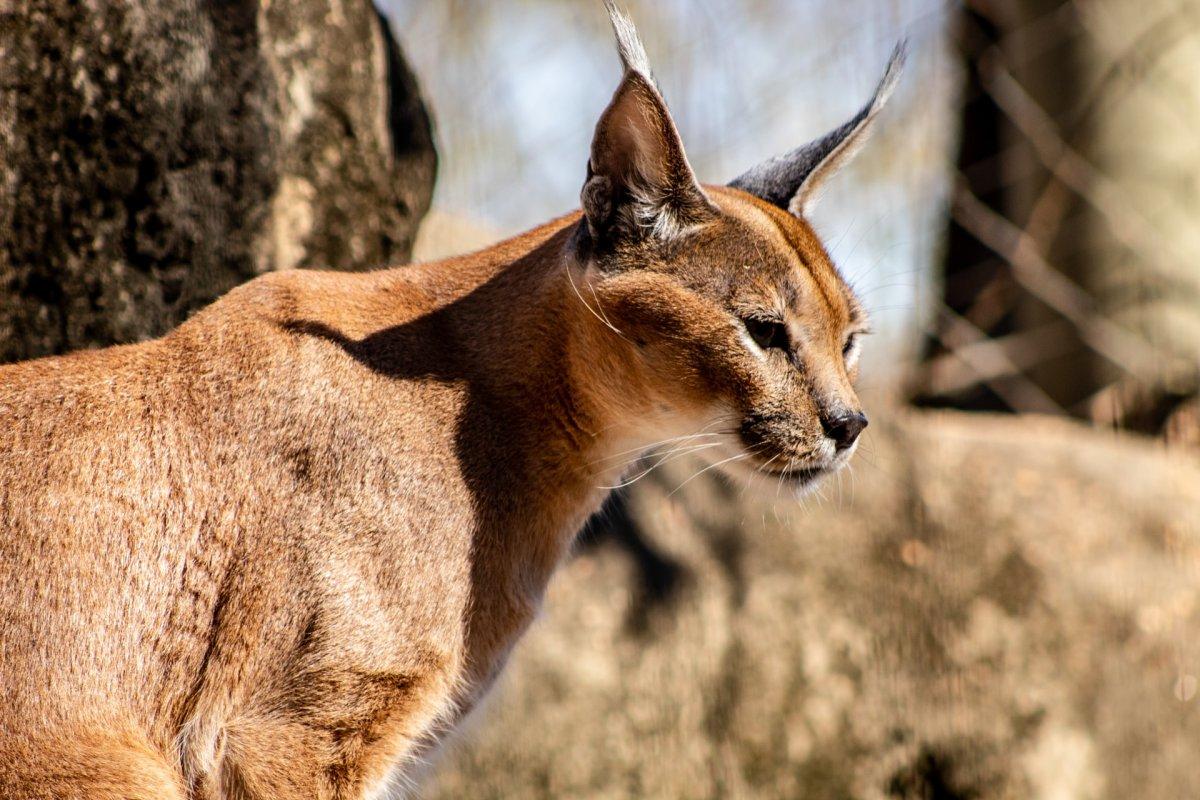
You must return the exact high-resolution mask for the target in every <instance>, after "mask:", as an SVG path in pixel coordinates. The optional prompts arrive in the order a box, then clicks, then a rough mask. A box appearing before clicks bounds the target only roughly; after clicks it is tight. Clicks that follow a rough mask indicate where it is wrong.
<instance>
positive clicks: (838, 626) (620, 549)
mask: <svg viewBox="0 0 1200 800" xmlns="http://www.w3.org/2000/svg"><path fill="white" fill-rule="evenodd" d="M624 5H625V7H627V9H628V10H629V12H630V14H631V16H632V17H633V19H634V20H635V21H636V23H637V24H638V26H639V29H640V31H641V33H642V36H643V38H644V40H645V42H646V47H647V50H648V52H649V56H650V60H651V63H652V64H653V66H654V68H655V72H656V76H657V78H658V81H659V83H660V85H661V88H662V90H663V93H664V94H665V96H666V98H667V101H668V103H669V104H670V105H671V108H672V111H673V113H674V115H675V119H676V122H677V124H678V127H679V129H680V132H681V134H682V136H683V139H684V142H685V145H686V147H687V149H688V154H689V157H690V159H691V161H692V163H693V166H694V167H695V169H696V172H697V173H698V175H699V176H700V178H701V179H702V180H703V181H707V182H714V183H719V182H724V181H726V180H728V179H729V178H731V177H732V176H734V175H736V174H738V173H740V172H741V171H742V170H744V169H745V168H747V167H748V166H750V165H752V164H754V163H756V162H757V161H759V160H761V159H763V158H765V157H767V156H770V155H773V154H776V153H779V152H782V151H784V150H787V149H790V148H792V147H794V146H796V145H798V144H801V143H802V142H804V141H807V140H809V139H812V138H815V137H816V136H819V135H820V134H822V133H824V132H825V131H826V130H828V129H829V128H831V127H833V126H835V125H837V124H839V123H840V122H842V121H843V120H845V119H846V118H848V117H849V116H850V115H851V114H853V113H854V111H855V110H857V108H858V107H859V106H860V105H861V104H862V103H863V102H864V101H865V100H866V99H867V97H868V96H869V94H870V92H871V90H872V88H873V87H874V84H875V81H876V80H877V79H878V76H879V74H880V72H881V70H882V67H883V64H884V62H885V61H886V58H887V55H888V53H889V52H890V50H891V48H892V46H893V45H894V43H895V41H896V40H897V39H899V38H902V37H907V38H908V39H909V40H910V50H911V58H910V62H909V69H908V71H907V73H906V74H905V76H904V78H903V80H902V83H901V86H900V88H899V90H898V91H897V93H896V95H895V96H894V97H893V99H892V101H891V104H890V105H889V107H888V108H887V110H886V111H885V113H884V115H883V118H882V120H881V124H880V125H879V127H878V129H877V131H876V133H875V137H874V139H873V140H872V142H871V143H870V144H868V146H867V148H866V149H865V151H864V152H863V153H862V155H861V156H860V157H859V158H858V159H857V161H856V162H854V164H853V165H852V166H851V167H850V168H848V169H847V170H846V171H845V172H844V173H842V174H841V175H840V176H839V177H838V178H837V179H835V182H834V185H833V186H832V188H831V190H830V191H829V192H828V194H827V195H826V196H825V198H824V199H823V201H822V203H821V205H820V206H819V208H818V210H817V214H816V217H815V219H814V224H815V225H816V227H817V229H818V231H819V233H821V235H822V236H823V238H824V240H825V241H826V243H827V245H828V247H829V250H830V252H831V254H832V256H833V258H834V261H835V262H836V263H837V264H838V266H839V268H840V269H841V270H842V271H843V273H844V274H845V275H846V276H847V277H848V278H849V279H850V280H851V282H852V283H853V285H854V286H855V287H856V288H857V290H858V292H859V293H860V295H861V296H862V298H863V299H864V301H865V304H866V305H867V307H868V308H869V309H870V311H871V313H872V315H873V318H874V327H875V330H876V335H874V336H873V337H871V339H870V340H869V341H868V344H867V347H866V349H865V353H864V369H863V378H862V383H863V386H864V395H865V400H866V403H867V406H868V411H869V413H870V415H871V419H872V424H871V427H870V428H869V429H868V431H867V433H866V434H865V439H864V444H863V447H861V448H860V450H859V454H858V455H857V456H856V461H855V464H854V466H853V468H852V469H851V470H847V471H846V473H845V474H843V475H841V476H839V477H837V478H834V479H831V480H830V481H829V482H828V485H827V486H825V487H824V488H823V490H822V491H821V492H820V493H819V495H815V496H812V497H809V498H807V499H805V500H804V501H797V500H794V499H791V498H788V497H785V496H780V495H776V496H771V494H770V493H769V492H768V493H767V495H766V496H762V495H757V494H751V493H748V492H747V491H745V490H744V489H743V488H742V487H741V486H739V485H734V484H731V483H728V482H726V481H725V480H724V479H723V478H721V477H720V476H718V475H716V474H714V472H713V471H703V470H704V465H703V464H698V463H691V462H689V461H688V460H687V459H686V458H670V459H668V461H667V463H664V464H663V465H662V466H661V467H660V468H658V469H655V470H653V471H651V472H649V474H647V475H646V476H645V477H644V478H642V479H640V480H639V481H637V482H636V483H634V484H633V485H631V486H630V487H629V488H628V489H627V490H624V491H623V492H621V493H620V494H619V495H618V496H616V497H615V498H614V499H613V501H612V502H610V503H609V504H608V506H607V507H606V509H605V512H604V513H603V514H602V515H600V516H599V517H598V518H596V519H594V520H593V521H592V522H591V523H590V524H589V527H588V529H587V530H586V531H585V532H584V534H583V535H582V537H581V541H580V545H579V547H578V552H577V554H576V555H575V556H574V557H573V558H572V559H571V561H570V562H569V563H568V564H567V565H566V566H565V567H564V569H563V571H562V573H561V574H560V576H559V577H558V578H557V579H556V581H555V583H554V584H553V586H552V587H551V592H550V597H549V598H548V600H547V603H546V610H545V613H544V617H543V619H541V620H540V621H539V622H538V623H537V625H536V626H535V627H534V630H533V631H532V632H531V633H530V635H529V636H528V637H527V638H526V639H525V640H524V641H523V642H522V643H521V645H520V646H519V647H518V648H517V651H516V654H515V656H514V659H513V664H512V666H511V668H510V669H509V671H508V673H507V674H506V675H505V676H504V678H503V679H502V680H501V682H500V685H499V686H498V688H497V690H496V691H495V692H494V693H493V695H492V697H491V699H490V701H489V702H488V704H487V705H486V706H485V707H484V708H483V709H482V710H480V711H479V712H477V713H476V714H475V715H474V717H473V718H472V720H471V723H470V724H469V725H468V726H467V728H466V730H465V731H464V733H463V735H462V736H461V737H459V739H458V740H457V741H456V742H455V743H454V744H453V745H452V746H451V747H450V748H448V750H447V752H446V753H444V754H443V757H442V758H440V759H439V761H438V762H437V763H436V764H434V765H431V767H430V769H429V778H428V780H427V782H426V783H425V784H424V786H423V787H422V788H421V789H420V790H419V791H418V792H417V794H418V796H423V797H430V798H451V797H478V798H561V797H580V798H641V797H656V798H657V797H662V798H727V797H744V798H815V799H817V800H825V799H828V800H835V799H840V798H854V799H856V800H857V799H858V798H862V799H863V800H868V799H869V800H880V799H882V798H903V799H905V800H926V799H928V800H968V799H970V800H976V799H985V798H986V799H990V798H1014V799H1015V798H1041V799H1044V800H1075V799H1078V800H1090V799H1092V798H1095V799H1096V800H1125V799H1126V798H1131V797H1139V798H1152V799H1153V800H1158V799H1159V798H1162V799H1163V800H1174V798H1180V799H1181V800H1182V799H1183V798H1188V800H1194V799H1195V798H1196V797H1197V796H1200V768H1198V767H1197V763H1198V762H1197V758H1196V753H1197V752H1198V751H1200V698H1198V697H1197V694H1198V688H1200V686H1198V682H1200V628H1198V625H1200V384H1198V377H1197V376H1198V372H1200V137H1197V136H1196V134H1195V130H1196V129H1197V127H1198V126H1200V82H1198V81H1197V80H1196V75H1197V74H1198V72H1197V71H1198V70H1200V0H1140V2H1133V1H1132V0H965V1H964V2H937V1H936V0H839V2H832V0H811V2H786V0H729V2H716V0H690V2H685V1H684V0H662V1H661V2H648V1H647V0H628V1H627V2H626V3H624ZM618 78H619V65H618V61H617V57H616V54H615V52H614V48H613V45H612V41H611V33H610V31H609V29H608V23H607V19H606V17H605V14H604V13H603V9H602V7H601V4H600V3H599V2H598V1H597V2H583V1H582V0H581V1H580V2H551V1H550V0H543V1H541V2H539V1H537V0H512V2H494V1H493V2H484V1H483V0H447V1H446V2H438V3H431V2H407V1H406V0H379V3H378V5H377V6H373V5H371V4H370V3H369V2H368V0H271V1H270V2H267V0H230V2H222V3H213V2H203V1H202V0H119V1H117V2H105V1H104V0H95V1H94V2H90V3H89V2H81V3H74V4H59V3H57V2H55V0H17V2H16V3H15V4H14V3H9V4H7V5H5V4H0V154H2V156H0V360H15V359H19V358H29V357H35V356H39V355H45V354H50V353H58V352H64V351H66V350H70V349H75V348H78V347H90V346H101V345H106V344H112V343H116V342H124V341H135V340H137V339H141V338H146V337H150V336H156V335H160V334H161V333H163V332H165V331H166V330H169V329H170V328H171V327H173V326H174V325H176V324H178V323H179V322H180V321H182V320H183V319H185V318H186V317H187V315H188V314H190V313H192V312H193V311H194V310H195V309H197V308H199V307H201V306H203V305H204V304H206V303H207V302H209V301H211V299H213V298H215V297H217V296H219V295H220V294H222V293H223V292H224V291H227V290H228V289H229V288H231V287H232V286H234V285H236V284H237V283H239V282H241V281H243V280H246V279H248V278H250V277H252V276H253V275H256V274H259V273H261V272H264V271H267V270H272V269H292V268H334V269H346V270H358V269H373V268H377V267H381V266H388V265H397V264H401V263H403V262H405V261H407V260H409V259H410V258H417V259H431V258H436V257H439V256H441V255H445V254H451V253H458V252H462V251H465V250H469V249H475V248H478V247H482V246H484V245H486V244H488V243H490V242H492V241H495V240H497V239H498V238H501V237H503V236H506V235H508V234H511V233H515V232H518V231H520V230H523V229H526V228H528V227H531V226H533V225H535V224H537V223H539V222H542V221H544V220H545V219H547V218H549V217H551V216H554V215H557V214H560V213H562V212H564V211H566V210H568V209H571V208H574V207H576V206H577V204H578V199H577V198H578V192H579V188H580V186H581V185H582V181H583V177H584V171H585V164H586V159H587V152H588V145H589V142H590V137H591V132H592V128H593V126H594V124H595V120H596V119H597V117H598V115H599V113H600V112H601V110H602V109H603V107H604V106H605V104H606V103H607V101H608V99H609V97H610V96H611V93H612V90H613V89H614V88H615V86H616V83H617V81H618ZM664 455H668V454H664ZM656 460H657V459H656Z"/></svg>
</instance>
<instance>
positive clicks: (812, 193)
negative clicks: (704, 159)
mask: <svg viewBox="0 0 1200 800" xmlns="http://www.w3.org/2000/svg"><path fill="white" fill-rule="evenodd" d="M907 50H908V48H907V43H906V42H905V41H904V40H901V41H900V42H899V43H897V45H896V49H895V50H893V51H892V57H891V59H889V60H888V65H887V69H885V70H884V72H883V77H882V78H881V79H880V80H879V85H878V86H877V87H875V94H874V95H873V96H872V97H871V101H870V102H869V103H867V104H866V105H865V106H863V107H862V109H861V110H859V112H858V113H857V114H855V115H854V116H853V117H852V118H851V119H850V120H849V121H848V122H845V123H843V124H842V125H840V126H839V127H837V128H835V129H833V130H832V131H830V132H829V133H827V134H825V135H824V136H822V137H821V138H820V139H817V140H816V141H813V142H809V143H808V144H806V145H803V146H801V147H797V148H796V149H795V150H792V151H791V152H790V153H785V154H784V155H781V156H776V157H775V158H772V159H770V160H768V161H764V162H763V163H761V164H759V165H758V166H756V167H753V168H751V169H750V170H748V171H747V172H745V173H743V174H741V175H739V176H738V177H736V178H734V179H733V180H732V181H730V182H729V185H730V186H732V187H734V188H735V189H742V190H745V191H747V192H749V193H750V194H752V195H755V196H756V197H760V198H762V199H763V200H766V201H767V202H768V203H771V204H773V205H777V206H779V207H780V208H784V209H787V210H788V211H790V212H791V213H792V214H794V215H796V216H798V217H804V216H807V215H808V214H809V212H811V211H812V209H813V206H815V205H816V201H817V199H818V198H819V197H820V195H821V190H822V189H823V188H824V186H825V183H826V182H827V181H828V180H829V178H830V177H831V176H832V175H833V174H834V173H835V172H837V171H838V170H839V169H841V168H842V166H844V165H845V164H846V163H848V162H849V161H850V159H852V158H854V156H855V154H857V153H858V151H859V150H860V149H861V148H862V146H863V144H864V143H865V142H866V141H867V138H868V137H869V136H870V135H871V128H872V127H873V126H874V123H875V119H876V117H878V116H879V112H880V110H881V109H882V108H883V106H884V104H885V103H886V102H887V100H888V98H889V97H890V96H891V94H892V90H893V89H895V88H896V81H897V80H898V79H899V77H900V72H901V71H902V70H903V69H904V61H905V58H906V57H907Z"/></svg>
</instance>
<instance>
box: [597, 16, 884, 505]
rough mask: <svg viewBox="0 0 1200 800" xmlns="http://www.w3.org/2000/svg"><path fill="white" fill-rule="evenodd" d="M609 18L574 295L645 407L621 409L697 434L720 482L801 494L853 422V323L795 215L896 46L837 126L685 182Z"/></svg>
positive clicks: (859, 138)
mask: <svg viewBox="0 0 1200 800" xmlns="http://www.w3.org/2000/svg"><path fill="white" fill-rule="evenodd" d="M610 12H612V14H613V27H614V29H615V31H616V34H617V39H618V45H619V49H620V52H621V56H622V61H623V63H624V66H625V75H624V78H623V80H622V82H621V84H620V86H619V87H618V88H617V90H616V93H615V94H614V96H613V100H612V102H611V104H610V105H609V106H608V108H607V109H606V110H605V112H604V114H603V115H602V116H601V118H600V121H599V123H598V124H597V126H596V135H595V138H594V140H593V144H592V152H591V159H590V161H589V164H588V178H587V181H586V182H585V184H584V187H583V192H582V206H583V211H584V217H585V221H586V225H584V226H582V227H581V229H580V232H579V235H578V237H577V238H578V239H579V241H578V242H577V251H578V252H579V253H580V259H579V261H580V263H581V265H582V269H583V275H582V281H583V287H582V290H581V291H579V292H578V293H579V299H580V300H581V301H582V302H584V303H585V304H587V305H589V308H590V309H591V310H593V313H594V314H595V315H596V316H598V317H600V318H602V319H603V321H604V323H605V325H606V326H607V328H608V329H609V331H610V333H611V334H612V335H613V336H620V337H622V338H623V339H625V340H627V341H628V342H631V343H632V344H633V345H634V347H635V348H636V352H637V356H638V357H637V358H636V359H632V363H627V364H625V365H623V366H624V368H625V370H626V371H630V370H631V371H633V372H634V373H635V375H634V385H636V386H637V387H638V389H639V391H638V392H637V393H636V394H637V395H638V397H639V399H641V400H643V401H646V400H649V402H643V403H642V405H641V407H640V408H632V407H628V408H626V409H624V413H625V415H626V416H634V417H637V416H639V415H640V418H643V419H645V420H646V423H647V426H648V427H651V428H652V429H654V430H658V431H661V432H663V433H664V435H666V436H670V435H671V434H675V433H680V432H687V431H691V432H699V433H700V434H702V435H703V436H704V437H707V438H705V439H703V442H704V443H706V444H710V445H712V446H710V447H705V448H701V449H702V450H703V455H706V456H714V455H716V457H717V458H718V459H719V460H720V462H721V463H722V464H726V465H728V469H730V471H732V472H734V473H741V474H743V475H746V476H751V477H752V476H755V475H767V476H769V477H771V478H774V479H777V480H780V481H785V482H787V483H790V484H792V485H794V486H796V487H798V488H805V487H808V486H811V485H812V484H813V483H814V482H815V481H816V480H817V479H818V478H820V477H821V476H822V475H825V474H828V473H829V472H831V471H834V470H836V469H838V468H839V467H841V466H843V465H844V464H845V463H846V462H847V461H848V460H849V459H850V457H851V455H853V453H854V450H855V447H856V446H857V442H858V436H859V434H860V433H861V432H862V430H863V428H865V427H866V424H867V419H866V416H865V415H864V414H863V411H862V406H861V404H860V402H859V399H858V396H857V394H856V393H855V390H854V381H855V379H856V378H857V375H858V361H859V353H860V350H861V343H862V338H863V336H864V334H866V333H867V332H868V322H867V316H866V313H865V311H864V309H863V307H862V304H861V303H860V302H859V301H858V299H857V298H856V297H855V295H854V293H853V291H852V290H851V288H850V287H849V285H848V284H847V283H846V281H845V280H844V279H843V278H842V276H841V275H840V274H839V273H838V271H837V269H836V268H835V266H834V265H833V263H832V262H831V260H830V258H829V255H828V253H827V252H826V250H825V248H824V247H823V246H822V244H821V242H820V240H819V239H818V237H817V236H816V234H815V233H814V232H813V229H812V228H811V227H810V225H809V224H808V222H807V221H806V216H807V214H808V212H809V211H810V210H811V208H812V206H813V204H814V202H815V200H816V198H817V197H818V196H819V194H820V190H821V187H822V185H823V184H824V182H825V180H826V179H827V178H828V177H829V176H830V175H832V174H833V173H834V172H836V171H837V169H838V168H839V167H840V166H841V165H842V164H844V163H845V162H846V161H848V160H849V159H850V158H851V157H852V156H853V154H854V153H855V152H856V151H857V149H858V148H859V147H861V145H862V143H863V142H864V141H865V139H866V137H867V134H868V132H869V129H870V127H871V125H872V122H873V121H874V119H875V117H876V115H877V114H878V112H879V110H880V109H881V108H882V107H883V104H884V102H885V101H886V99H887V97H888V95H889V94H890V93H891V90H892V88H893V87H894V85H895V81H896V78H897V75H898V74H899V71H900V68H901V66H902V63H903V59H904V47H903V44H902V45H901V46H899V47H898V48H897V50H896V52H895V53H894V54H893V57H892V60H891V62H890V63H889V65H888V68H887V70H886V72H885V74H884V76H883V79H882V80H881V81H880V83H879V86H878V88H877V89H876V92H875V94H874V96H873V97H872V99H871V101H870V102H869V103H868V104H867V105H866V106H865V107H864V108H863V109H862V110H861V111H859V113H858V114H857V115H856V116H855V117H853V118H852V119H851V120H850V121H848V122H847V123H845V124H844V125H842V126H840V127H839V128H837V129H836V130H834V131H832V132H830V133H829V134H828V135H826V136H825V137H822V138H821V139H818V140H816V141H815V142H812V143H810V144H808V145H804V146H802V147H800V148H797V149H796V150H794V151H792V152H791V153H787V154H785V155H783V156H779V157H776V158H774V159H771V160H769V161H766V162H763V163H762V164H760V165H758V166H756V167H754V168H752V169H751V170H749V171H748V172H746V173H744V174H743V175H741V176H740V177H738V178H736V179H735V180H734V181H732V182H731V183H730V184H729V186H703V187H702V186H701V185H700V184H699V183H697V181H696V178H695V176H694V175H693V173H692V171H691V167H690V166H689V165H688V162H687V157H686V155H685V154H684V150H683V144H682V142H681V141H680V139H679V135H678V133H677V131H676V130H675V126H674V123H673V122H672V120H671V116H670V112H669V111H668V110H667V107H666V103H665V102H664V101H663V99H662V97H661V95H660V94H659V93H658V89H657V86H656V85H655V84H654V81H653V80H652V79H651V78H650V73H649V67H648V66H647V62H646V57H645V53H644V51H643V50H642V47H641V44H640V42H639V41H638V40H637V38H636V35H635V34H634V33H633V30H632V25H631V24H629V23H628V20H626V19H625V18H624V17H623V16H622V15H621V14H620V13H619V12H617V11H616V10H615V9H613V8H611V7H610ZM593 306H594V308H592V307H593ZM605 377H606V376H605V374H604V373H603V371H602V370H599V371H598V372H597V374H596V376H595V380H596V381H597V382H599V383H603V381H604V380H605ZM610 401H611V402H612V403H622V402H624V401H623V399H622V398H619V397H615V398H610ZM659 438H662V437H659ZM696 447H697V448H699V445H696Z"/></svg>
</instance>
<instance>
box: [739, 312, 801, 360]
mask: <svg viewBox="0 0 1200 800" xmlns="http://www.w3.org/2000/svg"><path fill="white" fill-rule="evenodd" d="M742 324H743V325H745V326H746V333H748V334H750V338H751V339H753V340H754V343H755V344H756V345H758V346H759V347H761V348H762V349H763V350H772V349H774V350H782V351H784V352H787V351H788V350H789V349H790V348H789V346H788V333H787V328H786V327H784V325H783V323H782V322H780V321H779V320H773V319H760V318H757V317H745V318H743V319H742Z"/></svg>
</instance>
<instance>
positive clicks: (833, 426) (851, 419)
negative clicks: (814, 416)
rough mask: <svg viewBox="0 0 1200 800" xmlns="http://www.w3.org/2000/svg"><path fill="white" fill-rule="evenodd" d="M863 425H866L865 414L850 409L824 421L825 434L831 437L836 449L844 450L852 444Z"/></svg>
mask: <svg viewBox="0 0 1200 800" xmlns="http://www.w3.org/2000/svg"><path fill="white" fill-rule="evenodd" d="M865 427H867V417H866V415H865V414H863V413H862V412H861V411H852V412H850V413H848V414H841V415H839V416H836V417H834V418H833V419H831V420H829V421H828V422H826V423H825V435H826V436H828V437H829V438H830V439H833V441H834V443H835V444H836V445H837V449H838V450H845V449H847V448H848V447H850V445H852V444H854V442H855V440H857V439H858V435H859V434H860V433H862V430H863V428H865Z"/></svg>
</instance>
